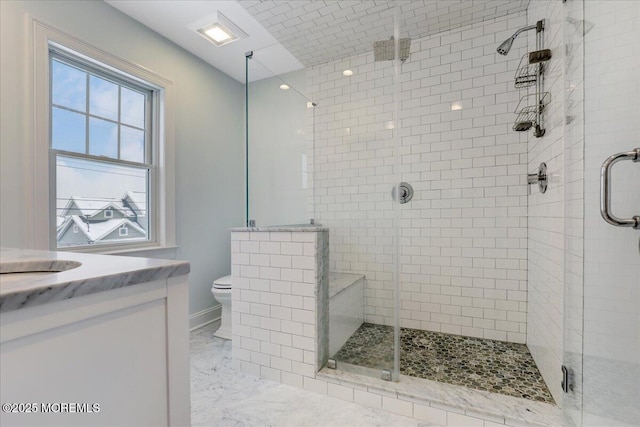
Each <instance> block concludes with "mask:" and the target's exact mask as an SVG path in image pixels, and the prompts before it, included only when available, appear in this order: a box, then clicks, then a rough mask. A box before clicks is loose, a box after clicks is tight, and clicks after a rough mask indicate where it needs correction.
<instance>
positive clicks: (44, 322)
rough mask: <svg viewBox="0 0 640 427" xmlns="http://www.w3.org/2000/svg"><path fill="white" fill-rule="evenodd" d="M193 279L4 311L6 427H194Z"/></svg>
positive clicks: (1, 350) (1, 344) (1, 416)
mask: <svg viewBox="0 0 640 427" xmlns="http://www.w3.org/2000/svg"><path fill="white" fill-rule="evenodd" d="M187 265H188V264H187ZM80 268H82V267H80ZM61 274H62V273H61ZM76 274H77V273H76ZM150 276H153V274H151V275H150ZM187 278H188V275H187V274H181V275H172V276H170V277H165V278H162V279H155V280H151V281H148V282H142V283H135V284H131V283H129V284H127V285H126V286H124V287H116V288H113V289H108V290H101V291H99V292H94V293H88V294H86V295H82V296H74V297H71V298H64V299H57V298H56V299H57V300H54V301H50V302H46V303H43V304H37V305H29V304H26V305H25V306H24V307H22V308H18V309H13V310H9V311H0V400H1V402H2V404H3V407H2V412H1V413H0V425H2V426H3V427H8V426H19V425H20V426H45V425H46V426H54V425H59V426H88V425H91V426H188V425H189V424H190V389H189V336H188V282H187ZM113 280H117V278H116V277H113ZM82 286H91V282H90V281H88V284H85V285H82V284H81V285H80V286H79V287H77V288H75V289H76V291H75V292H76V293H81V292H80V290H82V289H83V288H82ZM46 291H47V289H43V290H42V292H46ZM33 296H34V298H35V297H37V294H34V295H33ZM20 404H22V406H19V405H20ZM13 411H15V412H13Z"/></svg>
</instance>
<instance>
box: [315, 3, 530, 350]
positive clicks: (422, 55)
mask: <svg viewBox="0 0 640 427" xmlns="http://www.w3.org/2000/svg"><path fill="white" fill-rule="evenodd" d="M525 25H527V18H526V13H524V12H522V13H518V14H513V15H509V16H507V17H501V18H497V19H492V20H488V21H485V22H481V23H477V24H473V25H468V26H466V27H462V28H460V29H458V30H454V31H447V32H443V33H439V34H437V35H433V36H429V37H425V38H422V39H418V40H412V42H411V56H410V58H409V60H408V61H407V62H406V63H405V64H403V65H402V71H401V75H400V85H401V87H400V93H399V96H400V105H399V111H400V118H399V119H400V120H399V124H396V120H397V118H396V117H394V114H395V103H394V86H393V84H394V68H393V62H392V61H386V62H374V61H373V55H372V54H366V55H360V56H355V57H351V58H348V59H346V60H341V61H335V62H330V63H327V64H324V65H320V66H315V67H312V68H308V69H307V70H308V71H307V89H308V91H309V94H310V95H309V96H310V98H311V99H313V100H314V102H317V104H318V106H317V107H316V108H315V111H314V112H315V148H314V160H315V162H314V168H315V170H314V171H313V172H314V184H315V189H314V191H315V209H316V214H315V215H316V219H317V220H318V221H319V222H320V223H321V224H323V226H327V227H329V229H330V233H331V239H330V269H331V270H335V271H345V272H352V273H359V274H364V275H365V276H366V287H365V320H366V321H367V322H372V323H378V324H392V322H393V289H394V282H393V279H394V278H393V271H394V265H395V242H394V236H395V228H394V227H395V223H394V212H393V209H394V206H393V202H392V200H391V189H392V186H393V183H394V182H395V176H396V175H395V174H396V173H397V172H399V173H400V174H401V177H402V181H406V182H409V183H410V184H411V185H412V186H413V188H414V190H415V195H414V198H413V200H412V201H411V203H409V204H405V205H402V206H401V208H400V211H401V216H400V224H399V225H400V230H401V232H400V241H399V246H400V259H399V265H400V277H399V278H400V291H401V312H400V319H401V326H403V327H411V328H417V329H426V330H432V331H439V332H446V333H453V334H462V335H470V336H474V337H483V338H490V339H498V340H504V341H511V342H520V343H524V342H525V340H526V333H527V331H526V310H527V187H526V174H527V169H528V164H527V144H526V140H527V135H522V134H519V133H516V132H514V131H512V130H511V126H512V123H513V120H514V118H515V116H514V114H513V111H514V110H515V108H516V105H517V102H518V100H519V94H518V91H517V90H515V89H514V88H513V77H514V74H515V70H516V68H517V65H518V63H519V61H520V57H521V56H522V55H523V54H524V53H525V52H526V45H527V43H526V40H517V41H516V43H515V45H514V48H513V49H512V51H511V53H510V54H509V56H507V57H504V56H501V55H498V54H497V52H496V47H497V46H498V44H500V43H501V42H502V41H503V40H505V39H507V38H508V37H509V36H511V35H512V34H513V32H514V31H515V30H517V29H518V28H521V27H523V26H525ZM520 37H521V38H523V39H526V35H525V34H523V35H521V36H520ZM345 69H350V70H352V71H353V75H352V76H351V77H345V76H343V74H342V71H343V70H345ZM395 131H398V132H399V137H400V140H401V148H400V152H399V153H396V151H395V147H396V141H395V138H394V135H395V134H394V132H395ZM396 154H398V155H399V157H400V160H401V167H400V170H399V171H397V170H394V164H395V162H396Z"/></svg>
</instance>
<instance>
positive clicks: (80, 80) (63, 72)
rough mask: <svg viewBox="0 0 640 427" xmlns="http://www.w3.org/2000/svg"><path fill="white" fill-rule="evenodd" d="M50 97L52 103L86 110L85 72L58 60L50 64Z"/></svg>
mask: <svg viewBox="0 0 640 427" xmlns="http://www.w3.org/2000/svg"><path fill="white" fill-rule="evenodd" d="M51 99H52V100H53V103H54V104H57V105H61V106H63V107H67V108H73V109H74V110H78V111H82V112H86V111H87V73H85V72H84V71H80V70H78V69H77V68H74V67H70V66H68V65H66V64H63V63H61V62H58V61H55V60H54V61H52V64H51Z"/></svg>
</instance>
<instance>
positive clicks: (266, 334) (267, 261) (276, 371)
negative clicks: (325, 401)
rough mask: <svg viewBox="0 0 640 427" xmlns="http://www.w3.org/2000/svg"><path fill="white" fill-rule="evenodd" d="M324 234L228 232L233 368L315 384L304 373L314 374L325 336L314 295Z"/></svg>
mask: <svg viewBox="0 0 640 427" xmlns="http://www.w3.org/2000/svg"><path fill="white" fill-rule="evenodd" d="M325 233H326V232H308V231H304V232H302V231H301V232H235V231H234V232H232V233H231V274H232V283H233V287H232V292H233V305H232V308H231V310H232V320H233V335H232V336H233V362H234V368H236V369H239V370H241V371H244V372H249V373H252V374H255V375H258V376H261V377H264V378H268V379H271V380H274V381H278V382H282V383H285V384H290V385H295V386H298V387H304V388H309V389H311V388H314V385H313V384H312V383H309V382H307V381H305V378H304V377H308V378H315V373H316V371H317V370H318V369H319V368H320V366H319V364H318V363H319V362H318V360H317V358H318V355H323V354H324V353H323V351H322V349H321V348H320V347H321V346H322V344H317V343H322V342H323V339H324V340H325V341H326V337H323V336H321V335H322V333H321V332H319V329H321V328H320V327H321V325H322V322H325V321H326V314H325V313H324V312H323V310H322V309H320V310H319V309H318V306H319V305H320V306H321V304H324V303H325V302H326V301H325V300H323V299H322V298H320V296H318V295H317V294H316V289H317V287H316V283H317V281H318V280H319V279H318V275H319V274H322V269H323V266H322V263H321V262H320V261H319V260H321V259H322V256H320V257H318V246H319V245H320V246H322V245H323V244H324V241H323V236H324V234H325ZM320 254H322V252H320ZM308 378H307V379H308Z"/></svg>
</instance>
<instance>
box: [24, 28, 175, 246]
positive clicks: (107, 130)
mask: <svg viewBox="0 0 640 427" xmlns="http://www.w3.org/2000/svg"><path fill="white" fill-rule="evenodd" d="M29 24H30V25H31V26H32V28H33V31H32V32H29V34H30V36H32V41H33V56H32V57H28V58H29V59H30V60H31V59H32V60H33V63H32V64H30V67H29V68H30V69H33V70H34V73H33V85H34V87H33V89H34V97H33V98H32V100H31V99H29V102H28V104H27V106H28V108H29V109H30V110H32V112H33V114H32V115H30V117H33V119H34V121H33V123H32V126H30V127H29V140H30V142H31V147H30V149H32V150H33V162H32V163H29V164H27V165H25V167H26V168H27V169H28V170H27V171H26V174H25V177H27V178H26V179H27V187H28V189H29V191H31V192H32V195H33V197H32V198H30V206H29V208H28V209H27V210H26V218H25V222H26V223H27V224H29V228H28V229H27V233H28V234H27V238H28V246H29V247H32V248H35V249H53V250H55V249H58V248H63V249H65V250H78V251H88V252H103V253H104V252H113V251H119V252H122V251H135V250H145V251H147V252H148V251H155V250H160V251H162V252H160V253H162V254H170V253H174V256H175V252H173V251H174V250H175V190H174V188H175V187H174V183H175V168H174V161H175V148H174V102H175V101H174V100H175V90H174V84H173V82H172V81H171V80H168V79H166V78H164V77H162V76H161V75H159V74H156V73H155V72H153V71H152V70H150V69H148V68H144V67H141V66H139V65H136V64H135V63H134V62H135V61H134V62H130V61H129V60H127V59H126V55H129V54H130V52H129V50H127V49H126V48H122V49H120V48H116V49H115V51H114V52H106V51H105V50H102V49H100V48H96V47H93V46H91V45H88V44H87V43H84V42H83V41H81V40H78V39H77V38H74V37H73V36H70V35H68V34H65V33H62V32H60V31H58V30H56V29H55V28H52V27H50V26H48V25H46V24H43V23H42V22H39V21H37V20H36V19H33V18H31V17H30V18H29ZM114 53H115V54H122V55H125V59H123V58H120V57H118V56H114ZM129 59H130V60H134V59H135V58H129ZM80 82H84V86H82V84H81V83H80ZM83 102H84V104H83ZM141 105H143V106H144V110H142V108H141V107H140V106H141ZM72 199H73V200H72ZM105 207H106V208H108V209H111V211H112V213H113V216H112V217H111V218H106V217H105V214H104V211H103V208H105ZM65 208H66V212H65ZM104 210H106V209H104ZM44 212H49V213H50V214H49V215H42V214H41V213H44ZM63 213H64V214H63ZM107 215H109V214H107ZM123 224H126V225H127V229H128V232H127V236H120V233H119V228H120V226H122V225H123ZM74 225H75V226H76V227H74ZM74 229H77V230H78V233H75V234H74V233H73V230H74ZM167 250H168V251H169V252H167Z"/></svg>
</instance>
